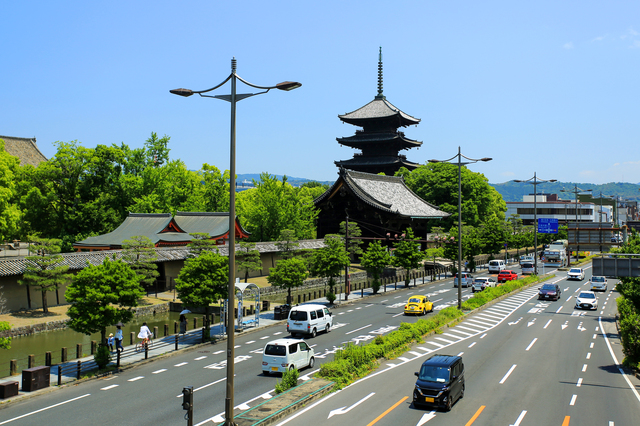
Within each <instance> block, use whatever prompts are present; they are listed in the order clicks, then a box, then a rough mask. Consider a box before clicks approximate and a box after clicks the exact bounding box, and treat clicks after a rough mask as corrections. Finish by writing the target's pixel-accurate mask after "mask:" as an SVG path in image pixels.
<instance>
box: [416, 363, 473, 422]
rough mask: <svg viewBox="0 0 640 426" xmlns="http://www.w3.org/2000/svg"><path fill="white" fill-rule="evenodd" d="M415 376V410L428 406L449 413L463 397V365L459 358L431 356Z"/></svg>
mask: <svg viewBox="0 0 640 426" xmlns="http://www.w3.org/2000/svg"><path fill="white" fill-rule="evenodd" d="M415 374H416V376H418V380H417V381H416V387H415V389H414V390H413V406H414V407H416V408H417V407H421V406H425V405H429V406H436V407H442V408H444V409H445V410H447V411H449V410H451V407H452V406H453V404H454V403H455V402H456V401H457V400H458V399H460V398H462V397H463V396H464V364H463V363H462V358H461V357H459V356H453V355H433V356H432V357H430V358H429V359H427V360H426V361H425V362H423V363H422V367H420V371H419V372H416V373H415Z"/></svg>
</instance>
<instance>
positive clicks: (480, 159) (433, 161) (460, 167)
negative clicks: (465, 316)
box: [429, 147, 492, 310]
mask: <svg viewBox="0 0 640 426" xmlns="http://www.w3.org/2000/svg"><path fill="white" fill-rule="evenodd" d="M456 157H457V158H458V161H457V162H456V163H453V164H457V165H458V309H460V310H462V274H461V273H462V166H465V165H467V164H473V163H477V162H478V161H491V160H492V159H491V158H487V157H485V158H478V159H474V158H469V157H466V156H464V155H462V154H461V153H460V147H458V153H457V154H456V155H454V156H453V157H451V158H448V159H446V160H429V162H430V163H448V162H449V161H451V160H453V159H454V158H456ZM463 157H464V158H465V159H467V160H469V161H467V162H465V163H463V162H462V158H463Z"/></svg>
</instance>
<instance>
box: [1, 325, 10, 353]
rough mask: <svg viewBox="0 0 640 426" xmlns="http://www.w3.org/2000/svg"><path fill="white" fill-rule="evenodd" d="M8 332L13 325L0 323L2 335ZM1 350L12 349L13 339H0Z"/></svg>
mask: <svg viewBox="0 0 640 426" xmlns="http://www.w3.org/2000/svg"><path fill="white" fill-rule="evenodd" d="M6 330H11V324H9V323H8V322H6V321H0V333H1V332H3V331H6ZM0 349H11V337H0Z"/></svg>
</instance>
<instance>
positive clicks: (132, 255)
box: [122, 235, 160, 289]
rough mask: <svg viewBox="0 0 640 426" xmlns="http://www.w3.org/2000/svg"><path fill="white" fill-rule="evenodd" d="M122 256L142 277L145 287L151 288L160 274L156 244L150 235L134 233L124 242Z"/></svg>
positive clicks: (141, 282) (141, 281) (141, 280)
mask: <svg viewBox="0 0 640 426" xmlns="http://www.w3.org/2000/svg"><path fill="white" fill-rule="evenodd" d="M122 258H123V259H124V261H125V262H127V263H129V266H131V269H133V271H134V272H135V273H136V274H137V275H138V277H139V278H140V284H142V286H143V287H144V288H145V289H148V288H150V287H151V286H152V285H153V284H154V283H155V281H156V279H157V278H158V277H159V276H160V273H159V272H158V265H157V264H156V263H155V262H156V261H157V260H158V255H157V254H156V250H155V246H154V244H153V242H152V241H151V239H150V238H149V237H146V236H144V235H134V236H133V237H131V238H130V239H128V240H124V241H123V242H122Z"/></svg>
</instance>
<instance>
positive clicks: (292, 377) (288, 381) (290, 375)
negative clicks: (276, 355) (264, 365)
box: [276, 368, 300, 394]
mask: <svg viewBox="0 0 640 426" xmlns="http://www.w3.org/2000/svg"><path fill="white" fill-rule="evenodd" d="M299 374H300V373H299V372H298V370H297V369H295V368H294V369H292V370H287V371H285V372H284V373H282V381H281V382H280V383H276V394H279V393H282V392H284V391H286V390H288V389H291V388H293V387H295V386H296V385H297V384H298V375H299Z"/></svg>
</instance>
